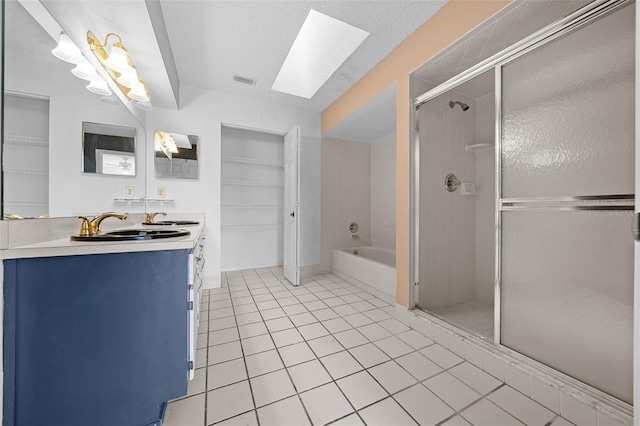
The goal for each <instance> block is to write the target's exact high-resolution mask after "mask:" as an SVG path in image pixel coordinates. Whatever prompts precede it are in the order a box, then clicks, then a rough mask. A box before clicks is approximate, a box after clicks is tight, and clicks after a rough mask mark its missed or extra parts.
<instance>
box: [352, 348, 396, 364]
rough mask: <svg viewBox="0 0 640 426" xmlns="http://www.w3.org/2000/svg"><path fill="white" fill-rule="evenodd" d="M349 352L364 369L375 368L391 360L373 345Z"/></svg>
mask: <svg viewBox="0 0 640 426" xmlns="http://www.w3.org/2000/svg"><path fill="white" fill-rule="evenodd" d="M349 352H350V353H351V355H353V356H354V358H355V359H357V360H358V362H359V363H360V364H362V366H363V367H364V368H369V367H373V366H374V365H377V364H382V363H383V362H386V361H389V360H390V359H391V358H389V357H388V356H387V354H385V353H384V352H382V351H381V350H380V349H378V347H377V346H376V345H374V344H373V343H367V344H366V345H362V346H358V347H355V348H351V349H349Z"/></svg>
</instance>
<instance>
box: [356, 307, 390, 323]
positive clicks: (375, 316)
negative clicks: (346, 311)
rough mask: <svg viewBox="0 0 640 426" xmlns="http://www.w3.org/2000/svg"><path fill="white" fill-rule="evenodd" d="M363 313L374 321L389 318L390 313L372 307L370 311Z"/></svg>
mask: <svg viewBox="0 0 640 426" xmlns="http://www.w3.org/2000/svg"><path fill="white" fill-rule="evenodd" d="M363 314H365V315H366V316H368V317H369V318H371V319H372V320H374V321H376V322H377V321H384V320H388V319H391V318H392V317H391V315H389V314H388V313H386V312H385V311H383V310H382V309H377V308H376V309H374V310H372V311H365V312H363Z"/></svg>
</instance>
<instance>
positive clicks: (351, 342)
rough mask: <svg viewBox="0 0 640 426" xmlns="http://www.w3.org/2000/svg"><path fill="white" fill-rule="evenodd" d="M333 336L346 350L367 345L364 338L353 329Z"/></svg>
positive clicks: (367, 341)
mask: <svg viewBox="0 0 640 426" xmlns="http://www.w3.org/2000/svg"><path fill="white" fill-rule="evenodd" d="M333 336H334V337H335V338H336V339H338V342H340V343H341V344H342V346H344V347H345V348H347V349H350V348H353V347H356V346H360V345H364V344H365V343H369V340H367V338H366V337H364V336H363V335H362V334H360V333H358V332H357V331H356V330H354V329H351V330H346V331H341V332H340V333H334V335H333Z"/></svg>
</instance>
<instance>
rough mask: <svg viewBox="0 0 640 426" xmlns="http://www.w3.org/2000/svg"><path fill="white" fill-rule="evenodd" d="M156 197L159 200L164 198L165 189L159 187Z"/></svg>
mask: <svg viewBox="0 0 640 426" xmlns="http://www.w3.org/2000/svg"><path fill="white" fill-rule="evenodd" d="M156 196H157V197H158V198H164V196H165V192H164V188H163V187H161V186H159V187H157V188H156Z"/></svg>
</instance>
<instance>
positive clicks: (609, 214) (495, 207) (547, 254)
mask: <svg viewBox="0 0 640 426" xmlns="http://www.w3.org/2000/svg"><path fill="white" fill-rule="evenodd" d="M634 60H635V3H633V2H631V1H600V2H594V3H593V4H591V5H590V6H587V7H585V8H583V9H581V10H580V11H579V12H576V13H574V14H573V15H571V16H569V17H567V18H565V19H564V20H562V21H559V22H557V23H555V24H552V25H551V26H549V27H547V28H545V29H544V30H542V31H540V32H538V33H536V34H534V35H533V36H531V37H529V39H526V40H525V41H523V42H521V43H518V44H516V45H514V46H512V47H511V48H508V49H506V50H505V51H503V52H501V53H499V54H497V55H495V56H494V57H491V58H489V59H488V60H486V61H484V62H483V63H480V64H478V65H476V66H474V67H473V68H471V69H470V70H468V71H467V72H464V73H462V74H460V75H458V76H456V77H454V78H452V79H450V80H448V81H447V82H445V83H443V84H441V85H439V86H437V87H435V88H434V89H432V90H430V91H428V92H426V93H424V94H423V95H421V96H419V97H417V98H416V99H415V115H414V124H415V128H416V132H415V144H414V147H413V161H412V164H413V166H412V167H413V175H414V181H413V187H414V189H413V202H412V203H413V212H414V213H413V217H414V220H413V235H414V236H413V241H414V244H413V248H412V252H413V257H412V258H413V264H414V268H413V274H414V278H415V282H417V283H418V285H417V286H416V292H415V294H414V295H413V302H414V305H415V307H416V308H417V309H421V310H423V311H425V312H427V313H428V314H429V315H430V316H431V317H435V318H437V319H439V320H441V321H443V322H444V323H448V324H449V325H451V326H453V327H455V328H458V329H462V330H465V331H466V332H468V333H470V334H471V335H475V336H476V338H479V339H484V341H485V342H487V341H488V342H491V343H492V344H495V345H496V346H499V347H500V348H502V349H503V350H505V351H511V352H513V353H517V354H518V355H523V356H524V357H526V358H527V359H530V360H533V361H534V362H536V363H539V364H541V365H543V366H546V367H551V368H552V369H553V371H555V372H559V374H560V376H562V377H569V378H570V379H571V380H577V381H578V382H580V383H582V384H586V385H588V388H589V389H590V390H593V391H594V392H595V393H596V394H598V395H602V397H603V398H611V397H613V398H614V399H615V400H616V401H621V402H622V403H623V404H631V403H632V398H633V383H632V382H633V374H632V372H633V335H632V334H633V274H634V266H633V236H632V232H631V223H632V218H633V210H634V204H635V194H634V192H635V189H634V183H635V133H634V132H635V129H634V112H635V108H634V104H635V99H634V96H635V74H634V73H635V67H634Z"/></svg>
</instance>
